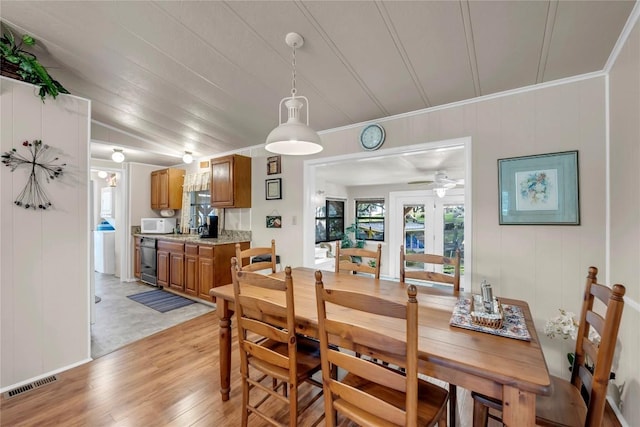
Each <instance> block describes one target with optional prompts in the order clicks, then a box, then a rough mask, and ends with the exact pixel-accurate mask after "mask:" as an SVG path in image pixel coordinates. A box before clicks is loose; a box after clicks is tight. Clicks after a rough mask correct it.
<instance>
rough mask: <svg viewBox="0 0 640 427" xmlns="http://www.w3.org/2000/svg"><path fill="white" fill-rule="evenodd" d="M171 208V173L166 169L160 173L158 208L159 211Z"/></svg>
mask: <svg viewBox="0 0 640 427" xmlns="http://www.w3.org/2000/svg"><path fill="white" fill-rule="evenodd" d="M167 208H169V171H168V170H166V169H164V170H161V171H158V207H157V209H167Z"/></svg>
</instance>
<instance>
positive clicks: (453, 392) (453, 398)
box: [449, 384, 458, 427]
mask: <svg viewBox="0 0 640 427" xmlns="http://www.w3.org/2000/svg"><path fill="white" fill-rule="evenodd" d="M457 402H458V387H456V385H455V384H449V425H450V426H451V427H456V416H457V414H456V411H457Z"/></svg>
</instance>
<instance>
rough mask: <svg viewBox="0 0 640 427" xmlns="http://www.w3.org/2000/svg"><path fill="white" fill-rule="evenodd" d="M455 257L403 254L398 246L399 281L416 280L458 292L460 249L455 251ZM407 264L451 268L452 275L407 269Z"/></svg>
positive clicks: (403, 251) (402, 249) (422, 269)
mask: <svg viewBox="0 0 640 427" xmlns="http://www.w3.org/2000/svg"><path fill="white" fill-rule="evenodd" d="M455 254H456V255H455V257H445V256H442V255H435V254H424V253H423V254H420V253H417V254H416V253H405V250H404V246H400V281H401V282H404V281H405V279H416V280H421V281H426V282H434V283H438V284H446V285H451V286H452V287H453V290H454V291H455V292H458V291H459V290H460V249H457V250H456V253H455ZM407 262H418V263H423V264H429V265H441V266H442V268H443V269H444V268H445V267H446V266H451V267H453V274H447V273H444V272H442V273H441V272H436V271H428V270H425V269H424V268H420V269H407V266H406V263H407Z"/></svg>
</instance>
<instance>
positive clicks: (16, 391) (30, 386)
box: [4, 375, 57, 399]
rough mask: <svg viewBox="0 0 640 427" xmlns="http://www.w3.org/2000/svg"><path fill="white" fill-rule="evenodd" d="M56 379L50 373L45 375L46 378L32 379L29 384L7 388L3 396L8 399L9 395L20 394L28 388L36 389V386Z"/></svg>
mask: <svg viewBox="0 0 640 427" xmlns="http://www.w3.org/2000/svg"><path fill="white" fill-rule="evenodd" d="M56 380H57V378H56V376H55V375H52V376H50V377H47V378H42V379H40V380H38V381H34V382H32V383H30V384H25V385H22V386H20V387H16V388H14V389H13V390H9V391H7V392H5V393H4V397H5V398H7V399H8V398H10V397H15V396H19V395H21V394H24V393H26V392H28V391H29V390H33V389H36V388H38V387H42V386H43V385H45V384H49V383H52V382H54V381H56Z"/></svg>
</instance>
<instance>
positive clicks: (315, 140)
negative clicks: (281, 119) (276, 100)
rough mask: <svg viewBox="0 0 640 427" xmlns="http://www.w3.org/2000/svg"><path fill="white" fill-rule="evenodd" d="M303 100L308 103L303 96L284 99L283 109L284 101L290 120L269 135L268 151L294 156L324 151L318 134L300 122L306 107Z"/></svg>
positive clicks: (266, 146)
mask: <svg viewBox="0 0 640 427" xmlns="http://www.w3.org/2000/svg"><path fill="white" fill-rule="evenodd" d="M301 99H304V100H305V101H306V98H305V97H303V96H302V97H295V98H294V97H290V98H284V99H283V100H282V101H280V106H281V108H282V102H283V101H284V104H285V106H286V107H287V111H288V112H289V119H288V120H287V122H286V123H281V124H280V126H278V127H277V128H275V129H274V130H272V131H271V132H270V133H269V135H268V136H267V142H266V145H265V149H266V150H267V151H270V152H272V153H276V154H286V155H293V156H303V155H308V154H315V153H319V152H320V151H322V144H321V143H320V137H319V136H318V134H317V133H316V132H315V131H314V130H313V129H311V128H310V127H309V126H307V125H306V124H304V123H303V122H301V121H300V109H301V108H302V107H303V106H304V103H303V102H302V101H301ZM307 105H308V104H307ZM307 111H308V109H307Z"/></svg>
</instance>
